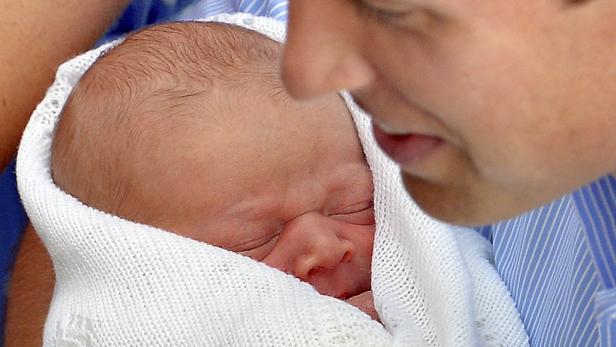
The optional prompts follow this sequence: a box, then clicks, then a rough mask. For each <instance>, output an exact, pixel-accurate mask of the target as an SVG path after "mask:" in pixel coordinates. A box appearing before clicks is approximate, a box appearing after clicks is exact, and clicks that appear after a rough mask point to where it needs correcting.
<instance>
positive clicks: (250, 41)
mask: <svg viewBox="0 0 616 347" xmlns="http://www.w3.org/2000/svg"><path fill="white" fill-rule="evenodd" d="M279 56H280V47H279V44H278V43H276V42H274V41H273V40H270V39H268V38H266V37H265V36H263V35H261V34H259V33H256V32H252V31H249V30H246V29H242V28H239V27H235V26H231V25H226V24H220V23H197V22H184V23H171V24H165V25H161V26H155V27H151V28H149V29H146V30H143V31H141V32H138V33H136V34H134V35H132V36H130V37H128V38H127V39H126V40H125V41H124V42H123V43H121V44H120V45H118V46H117V47H116V48H114V49H112V50H111V51H109V52H108V53H106V54H105V55H103V56H102V57H100V58H99V60H98V61H97V62H96V63H95V64H94V65H93V67H92V68H91V69H90V70H89V71H88V72H87V73H86V74H85V75H84V77H83V78H82V80H81V81H80V82H79V84H78V86H77V87H76V89H75V90H74V91H73V94H72V95H71V98H70V100H69V101H68V103H67V105H66V106H65V109H64V111H63V116H62V119H61V121H60V124H59V125H58V128H57V131H56V135H55V137H54V143H53V153H52V174H53V178H54V181H55V182H56V184H57V185H58V186H59V187H61V188H62V189H63V190H65V191H66V192H68V193H70V194H71V195H73V196H75V197H77V198H78V199H79V200H81V201H82V202H84V203H85V204H87V205H89V206H92V207H95V208H97V209H100V210H102V211H105V212H108V213H111V214H114V215H118V216H121V217H123V218H125V219H129V220H132V221H136V222H140V223H144V224H149V225H153V226H156V227H158V228H162V229H165V230H168V231H170V232H173V233H176V234H178V235H182V236H185V237H188V238H191V239H195V240H198V241H202V242H206V243H208V244H211V245H214V246H218V247H221V248H224V249H227V250H230V251H233V252H237V253H239V254H243V255H245V256H247V257H250V258H253V259H255V260H257V261H261V262H263V263H265V264H267V265H269V266H271V267H274V268H277V269H279V270H282V271H284V272H286V273H288V274H291V275H293V276H295V277H297V278H299V279H300V280H302V281H305V282H307V283H310V284H311V285H312V286H313V287H314V288H315V289H316V290H317V291H318V292H319V293H321V294H325V295H329V296H334V297H336V298H339V299H343V300H347V301H348V302H349V303H351V304H353V305H355V306H358V307H360V309H362V310H363V311H365V312H366V313H368V314H370V315H371V316H372V317H373V318H376V313H375V311H374V308H373V304H372V298H371V292H370V289H371V288H370V267H371V256H372V247H373V241H374V230H375V226H374V210H373V205H372V204H373V198H372V193H373V185H372V175H371V172H370V169H369V167H368V165H367V163H366V161H365V159H364V155H363V152H362V148H361V146H360V143H359V140H358V137H357V134H356V131H355V128H354V124H353V121H352V119H351V116H350V113H349V112H348V110H347V109H346V106H345V104H344V102H343V101H342V99H341V98H339V97H337V96H329V97H325V98H323V99H320V100H318V101H315V102H312V103H310V104H306V103H299V102H296V101H294V100H292V99H291V98H290V97H289V96H288V95H287V94H286V92H285V91H284V88H283V86H282V84H281V81H280V79H279V74H278V71H277V67H278V59H279Z"/></svg>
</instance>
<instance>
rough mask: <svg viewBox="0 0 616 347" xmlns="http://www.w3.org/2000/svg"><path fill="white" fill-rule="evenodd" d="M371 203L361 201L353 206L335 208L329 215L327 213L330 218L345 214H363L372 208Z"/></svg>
mask: <svg viewBox="0 0 616 347" xmlns="http://www.w3.org/2000/svg"><path fill="white" fill-rule="evenodd" d="M373 206H374V205H373V201H372V200H370V201H362V202H359V203H357V204H353V205H350V206H345V207H344V208H337V209H335V210H333V211H332V212H331V213H328V214H329V215H330V216H336V215H345V214H353V213H358V212H363V211H366V210H368V209H371V208H372V207H373Z"/></svg>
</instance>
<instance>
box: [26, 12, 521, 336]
mask: <svg viewBox="0 0 616 347" xmlns="http://www.w3.org/2000/svg"><path fill="white" fill-rule="evenodd" d="M209 20H212V21H220V22H227V23H231V24H236V25H238V26H242V27H246V28H248V29H252V30H256V31H259V32H261V33H263V34H265V35H267V36H268V37H270V38H272V39H274V40H277V41H282V40H283V39H284V35H285V28H284V25H283V24H281V23H279V22H277V21H275V20H271V19H267V18H259V17H253V16H251V15H247V14H237V15H219V16H216V17H213V18H210V19H209ZM115 44H117V42H114V43H111V44H108V45H106V46H103V47H101V48H99V49H96V50H92V51H90V52H87V53H85V54H83V55H81V56H79V57H76V58H74V59H72V60H70V61H68V62H67V63H65V64H63V65H62V66H61V67H60V69H59V70H58V72H57V75H56V79H55V82H54V83H53V85H52V86H51V87H50V89H49V91H48V92H47V95H46V97H45V98H44V100H43V101H42V102H41V104H40V105H39V106H38V107H37V108H36V110H35V112H34V114H33V115H32V118H31V120H30V123H29V124H28V126H27V129H26V131H25V133H24V136H23V140H22V143H21V146H20V149H19V154H18V160H17V176H18V187H19V191H20V194H21V197H22V199H23V201H24V205H25V207H26V210H27V212H28V215H29V217H30V218H31V221H32V223H33V225H34V227H35V229H36V230H37V232H38V234H39V236H40V237H41V238H42V240H43V242H44V243H45V246H46V247H47V249H48V251H49V253H50V255H51V257H52V260H53V264H54V269H55V272H56V286H55V290H54V293H53V300H52V303H51V307H50V311H49V315H48V318H47V322H46V325H45V333H44V345H45V346H393V345H396V346H397V345H400V346H409V345H411V346H478V345H486V346H524V345H527V337H526V334H525V332H524V329H523V326H522V324H521V322H520V320H519V316H518V313H517V311H516V309H515V306H514V304H513V302H512V300H511V298H510V297H509V293H508V291H507V289H506V288H505V286H504V284H503V283H502V281H501V280H500V278H499V277H498V275H497V273H496V272H495V270H494V267H493V266H492V264H491V263H490V261H491V246H490V244H489V243H488V242H487V241H486V240H484V239H482V238H481V237H480V236H479V235H477V234H476V233H475V232H473V231H469V230H455V231H454V230H453V228H451V227H450V226H448V225H446V224H443V223H440V222H438V221H436V220H433V219H432V218H430V217H428V216H427V215H425V214H424V213H423V212H422V211H421V210H420V209H419V208H418V207H417V206H416V205H415V204H414V203H413V202H412V201H411V200H410V199H409V197H408V195H407V194H406V192H405V190H404V187H403V185H402V182H401V179H400V176H399V173H398V168H397V167H396V165H395V164H394V163H393V162H391V161H390V160H389V159H388V158H386V157H385V156H384V155H383V154H382V152H380V150H379V149H378V147H377V146H376V144H375V142H374V140H373V138H372V134H371V131H370V120H369V118H368V117H367V116H366V115H365V114H363V113H362V111H361V110H360V109H359V108H358V107H357V106H356V105H355V104H353V102H352V100H350V98H349V97H348V96H346V95H345V99H346V101H347V103H348V105H349V108H350V110H351V112H352V114H353V117H354V120H355V122H356V125H357V130H358V132H359V136H360V139H361V142H362V145H363V147H364V152H365V154H366V157H367V160H368V162H369V164H370V167H371V169H372V171H373V175H374V186H375V192H374V198H375V201H374V206H375V214H376V238H375V245H374V256H373V268H372V281H373V294H374V298H375V305H376V308H377V310H378V312H379V315H380V317H381V320H382V322H383V325H381V324H379V323H378V322H376V321H373V320H371V319H370V318H369V317H368V316H367V315H366V314H364V313H363V312H361V311H360V310H358V309H357V308H355V307H353V306H351V305H348V304H346V303H344V302H343V301H340V300H337V299H335V298H332V297H327V296H323V295H320V294H318V293H317V292H316V291H315V290H314V289H313V288H312V287H311V286H309V285H308V284H306V283H303V282H300V281H299V280H297V279H296V278H294V277H292V276H289V275H287V274H284V273H282V272H281V271H278V270H276V269H273V268H270V267H268V266H266V265H264V264H262V263H259V262H256V261H253V260H251V259H249V258H246V257H243V256H241V255H238V254H235V253H232V252H229V251H226V250H223V249H220V248H216V247H214V246H210V245H207V244H204V243H201V242H197V241H194V240H191V239H187V238H184V237H181V236H178V235H175V234H172V233H169V232H166V231H164V230H160V229H157V228H154V227H151V226H147V225H142V224H137V223H133V222H129V221H127V220H124V219H121V218H119V217H116V216H112V215H109V214H106V213H104V212H101V211H98V210H96V209H93V208H90V207H88V206H85V205H84V204H82V203H81V202H79V201H78V200H77V199H75V198H73V197H72V196H70V195H68V194H66V193H65V192H63V191H62V190H61V189H60V188H58V187H57V186H56V185H55V184H54V182H53V181H52V178H51V171H50V155H51V143H52V139H53V135H54V129H55V125H56V124H57V121H58V119H59V117H60V115H61V110H62V108H63V106H64V104H65V102H66V100H67V98H68V96H69V94H70V93H71V90H72V88H73V87H74V86H75V85H76V83H77V82H78V80H79V79H80V78H81V76H82V75H83V74H84V72H85V71H86V70H87V69H88V67H90V66H91V65H92V64H93V63H94V61H95V60H96V59H97V57H99V56H100V54H101V53H102V52H104V51H105V50H108V49H112V48H113V46H114V45H115Z"/></svg>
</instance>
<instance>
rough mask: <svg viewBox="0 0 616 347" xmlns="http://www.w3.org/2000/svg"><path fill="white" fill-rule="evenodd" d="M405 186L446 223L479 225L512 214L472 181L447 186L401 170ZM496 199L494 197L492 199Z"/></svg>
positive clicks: (430, 213)
mask: <svg viewBox="0 0 616 347" xmlns="http://www.w3.org/2000/svg"><path fill="white" fill-rule="evenodd" d="M402 179H403V182H404V186H405V188H406V190H407V192H408V193H409V195H410V196H411V198H412V199H413V200H414V201H415V202H416V203H417V205H419V207H420V208H421V209H422V210H423V211H424V212H426V213H427V214H428V215H430V216H432V217H433V218H436V219H438V220H441V221H443V222H446V223H450V224H455V225H462V226H469V227H472V226H480V225H486V224H490V223H494V222H497V221H500V220H504V219H507V218H510V217H512V216H513V215H515V214H516V212H515V211H513V210H507V209H504V207H505V206H503V205H501V204H499V203H498V202H496V201H494V200H492V199H490V198H489V196H488V195H482V194H478V191H479V189H477V188H478V187H476V186H474V185H473V184H468V185H462V188H460V187H459V186H453V185H452V186H449V185H444V184H438V183H433V182H430V181H427V180H424V179H421V178H417V177H414V176H412V175H408V174H406V173H404V172H402ZM495 200H497V199H495Z"/></svg>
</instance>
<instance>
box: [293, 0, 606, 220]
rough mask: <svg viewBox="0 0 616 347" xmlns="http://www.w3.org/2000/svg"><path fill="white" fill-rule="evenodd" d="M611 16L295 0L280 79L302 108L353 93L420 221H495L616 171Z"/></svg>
mask: <svg viewBox="0 0 616 347" xmlns="http://www.w3.org/2000/svg"><path fill="white" fill-rule="evenodd" d="M614 18H616V3H614V2H610V1H581V2H580V1H577V2H575V3H573V2H567V1H560V0H538V1H504V0H493V1H474V0H458V1H451V0H429V1H427V0H364V1H359V0H357V1H354V0H292V1H291V4H290V20H289V33H288V35H289V36H288V43H287V46H286V48H285V57H284V61H283V76H284V78H285V83H286V85H287V88H288V90H289V91H290V92H291V93H292V94H293V95H294V96H295V97H298V98H311V97H315V96H319V95H322V94H326V93H329V92H332V91H334V90H338V89H349V90H351V91H352V93H353V95H354V97H355V99H356V100H357V101H358V103H359V104H360V105H361V106H362V107H364V109H365V110H366V111H368V112H369V113H371V114H372V115H373V117H374V120H375V123H376V126H375V135H376V138H377V141H378V142H379V144H380V145H381V147H382V148H383V149H384V150H385V152H386V153H387V154H389V155H390V156H391V157H392V158H393V159H394V160H395V161H396V162H398V164H399V165H400V167H401V171H402V175H403V178H404V182H405V184H406V187H407V190H408V191H409V193H410V194H411V195H412V197H413V198H414V199H415V200H416V201H417V202H418V203H419V205H420V206H422V208H423V209H425V210H426V211H427V212H428V213H429V214H431V215H433V216H435V217H437V218H440V219H443V220H446V221H449V222H453V223H460V224H480V223H487V222H492V221H495V220H498V219H503V218H507V217H510V216H513V215H515V214H518V213H520V212H522V211H525V210H528V209H530V208H533V207H535V206H537V205H540V204H542V203H545V202H547V201H549V200H551V199H553V198H556V197H558V196H559V195H561V194H563V193H565V192H567V191H570V190H572V189H575V188H576V187H578V186H580V185H583V184H585V183H587V182H589V181H591V180H593V179H595V178H597V177H599V176H601V175H604V174H607V173H609V172H613V171H614V170H615V169H616V136H614V134H616V118H615V117H614V109H616V59H615V58H614V57H616V45H614V44H613V43H614V38H615V34H614V33H615V32H616V21H614ZM392 133H395V134H397V135H395V136H393V135H391V134H392Z"/></svg>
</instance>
